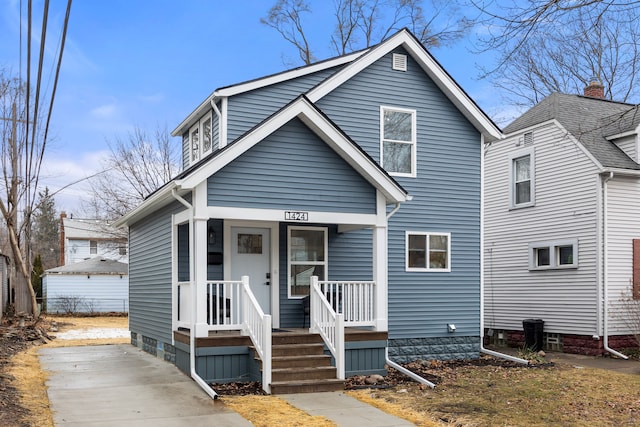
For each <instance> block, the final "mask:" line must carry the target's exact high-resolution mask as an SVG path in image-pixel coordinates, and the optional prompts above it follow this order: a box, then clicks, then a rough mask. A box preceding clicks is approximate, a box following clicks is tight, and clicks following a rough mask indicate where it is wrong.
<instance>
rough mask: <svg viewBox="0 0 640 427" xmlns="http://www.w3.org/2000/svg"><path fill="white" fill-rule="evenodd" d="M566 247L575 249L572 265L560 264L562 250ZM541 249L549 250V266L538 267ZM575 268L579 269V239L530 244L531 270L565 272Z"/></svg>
mask: <svg viewBox="0 0 640 427" xmlns="http://www.w3.org/2000/svg"><path fill="white" fill-rule="evenodd" d="M565 246H571V247H572V248H573V255H572V262H571V264H561V263H560V248H562V247H565ZM539 249H548V250H549V265H538V260H537V257H536V254H537V251H538V250H539ZM575 268H578V239H563V240H549V241H546V242H535V243H529V270H532V271H533V270H564V269H575Z"/></svg>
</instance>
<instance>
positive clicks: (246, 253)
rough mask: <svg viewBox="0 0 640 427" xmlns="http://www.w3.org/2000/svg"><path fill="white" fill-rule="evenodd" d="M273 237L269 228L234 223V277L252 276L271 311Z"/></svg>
mask: <svg viewBox="0 0 640 427" xmlns="http://www.w3.org/2000/svg"><path fill="white" fill-rule="evenodd" d="M270 253H271V239H270V230H269V229H268V228H253V227H231V280H240V278H241V277H242V276H249V287H250V288H251V291H252V292H253V294H254V295H255V297H256V299H257V300H258V304H260V307H261V308H262V311H264V312H265V314H271V279H270V272H271V259H270Z"/></svg>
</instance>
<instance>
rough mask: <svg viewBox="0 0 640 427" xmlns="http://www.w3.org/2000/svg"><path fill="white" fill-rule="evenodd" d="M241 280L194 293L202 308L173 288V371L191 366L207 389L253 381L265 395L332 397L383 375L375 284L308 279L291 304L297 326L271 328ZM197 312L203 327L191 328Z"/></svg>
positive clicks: (188, 287) (183, 287)
mask: <svg viewBox="0 0 640 427" xmlns="http://www.w3.org/2000/svg"><path fill="white" fill-rule="evenodd" d="M249 280H250V279H249V277H247V276H243V277H242V280H240V281H208V282H206V283H204V284H202V285H200V286H196V288H195V294H196V295H199V294H203V297H202V299H201V300H202V301H204V302H205V304H204V305H205V307H202V305H203V304H198V301H197V300H196V299H195V298H194V294H193V293H192V291H194V289H193V287H192V284H190V283H188V282H177V283H176V284H175V286H174V292H175V293H174V295H175V296H176V300H177V307H176V311H175V314H176V316H175V317H176V318H175V319H174V320H175V321H174V325H175V327H174V332H173V338H174V342H175V347H176V365H177V366H178V367H179V368H180V369H182V370H183V371H185V372H189V369H190V363H192V362H191V361H192V360H193V361H194V363H195V368H196V371H197V372H198V374H199V375H200V376H201V377H202V378H203V379H204V380H205V381H207V382H208V383H214V382H218V383H224V382H232V381H254V380H257V381H260V382H262V384H263V389H264V390H265V391H266V392H267V393H292V392H310V391H326V390H336V389H341V388H342V387H343V386H344V379H345V377H346V376H350V375H356V374H361V375H364V374H373V373H378V374H384V373H385V372H386V371H385V368H384V365H385V349H386V344H387V332H386V331H377V330H375V324H376V322H375V282H372V281H362V282H337V281H318V278H317V277H316V276H312V277H311V278H310V295H309V297H307V298H303V299H300V300H299V301H300V308H299V309H300V313H301V320H302V322H301V324H299V325H297V327H285V328H273V326H272V323H273V322H272V319H271V316H270V315H268V314H265V313H264V312H263V310H262V309H261V307H260V305H259V304H258V303H257V301H256V299H255V296H254V295H253V293H252V291H251V288H250V286H249ZM305 301H308V303H307V304H305ZM196 305H197V306H198V310H196V311H195V312H194V311H193V310H192V307H194V306H196ZM198 311H200V312H201V313H203V314H205V316H204V319H200V320H204V322H193V319H194V318H195V317H198V315H197V314H198ZM200 317H203V316H200ZM192 322H193V324H194V326H195V327H192V326H191V325H192ZM306 325H309V327H308V328H307V327H304V326H306ZM192 332H193V336H192ZM191 352H193V353H194V355H191Z"/></svg>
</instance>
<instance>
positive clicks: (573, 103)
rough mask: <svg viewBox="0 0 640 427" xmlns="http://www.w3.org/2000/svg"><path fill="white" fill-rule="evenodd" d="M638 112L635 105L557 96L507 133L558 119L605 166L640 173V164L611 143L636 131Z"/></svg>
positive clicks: (526, 114)
mask: <svg viewBox="0 0 640 427" xmlns="http://www.w3.org/2000/svg"><path fill="white" fill-rule="evenodd" d="M636 112H637V107H636V106H635V105H633V104H626V103H621V102H613V101H608V100H604V99H598V98H591V97H586V96H581V95H567V94H562V93H553V94H551V95H549V96H547V97H546V98H544V99H543V100H542V101H540V102H539V103H538V104H537V105H535V106H534V107H532V108H531V109H529V111H527V112H526V113H524V114H523V115H522V116H520V117H519V118H517V119H516V120H515V121H513V123H511V124H510V125H509V126H507V127H506V128H505V129H504V132H505V133H506V134H511V133H515V132H518V131H521V130H523V129H527V128H530V127H533V126H535V125H538V124H540V123H544V122H547V121H549V120H557V121H558V123H560V124H561V125H562V126H563V127H564V128H565V129H566V130H567V131H568V132H569V133H571V135H572V136H573V137H574V138H576V139H577V140H578V141H580V143H582V145H584V147H585V148H586V149H587V150H588V151H589V152H590V153H591V155H592V156H593V157H594V158H595V159H596V160H597V161H598V162H599V163H600V164H601V165H602V166H603V167H605V168H619V169H632V170H640V165H639V164H638V163H636V162H635V161H633V160H632V159H631V158H630V157H629V156H628V155H626V154H625V153H624V151H622V150H621V149H620V148H619V147H618V146H617V145H616V144H614V143H613V142H610V141H609V140H607V137H608V136H611V135H616V134H623V133H624V132H628V131H632V130H635V128H636V127H637V126H638V123H640V119H638V117H637V114H635V113H636Z"/></svg>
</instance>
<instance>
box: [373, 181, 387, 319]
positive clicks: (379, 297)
mask: <svg viewBox="0 0 640 427" xmlns="http://www.w3.org/2000/svg"><path fill="white" fill-rule="evenodd" d="M377 216H378V219H377V221H376V225H375V226H374V227H373V236H372V237H373V280H374V281H375V282H376V286H375V307H374V315H375V328H376V330H378V331H387V330H388V328H389V319H388V316H389V314H388V307H387V305H388V285H387V276H388V268H387V256H388V250H387V247H388V244H387V205H386V200H385V198H384V197H383V196H382V194H380V192H379V191H378V195H377Z"/></svg>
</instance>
